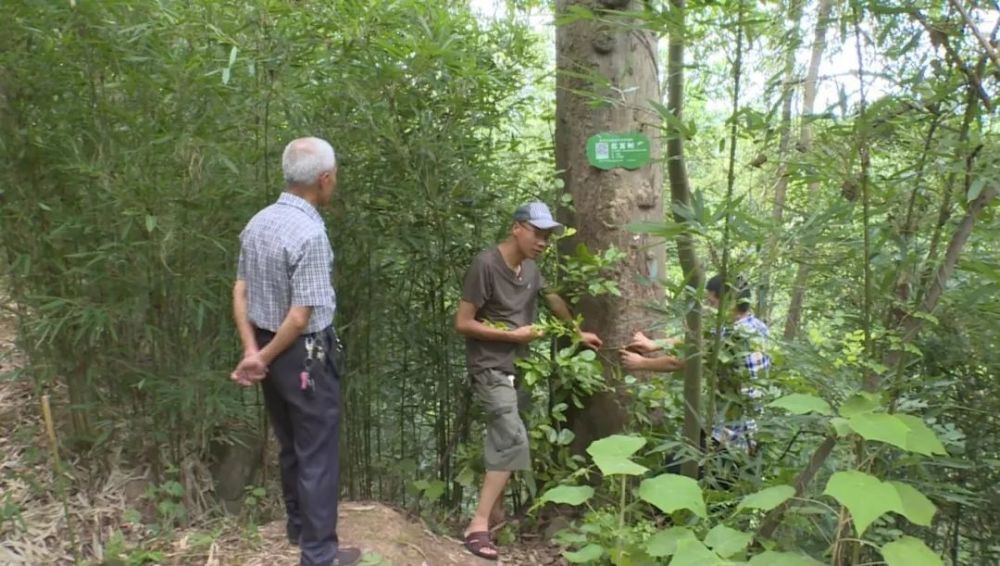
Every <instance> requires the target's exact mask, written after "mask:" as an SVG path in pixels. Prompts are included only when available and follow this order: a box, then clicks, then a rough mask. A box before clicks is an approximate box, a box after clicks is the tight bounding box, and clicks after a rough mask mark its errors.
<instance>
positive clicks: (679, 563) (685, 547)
mask: <svg viewBox="0 0 1000 566" xmlns="http://www.w3.org/2000/svg"><path fill="white" fill-rule="evenodd" d="M722 562H723V561H722V559H721V558H719V555H717V554H716V553H714V552H712V551H711V550H709V549H708V548H706V547H705V545H704V544H702V543H701V541H699V540H698V539H695V538H691V539H683V540H680V541H677V552H675V553H674V557H673V558H672V559H671V560H670V566H715V565H717V564H722Z"/></svg>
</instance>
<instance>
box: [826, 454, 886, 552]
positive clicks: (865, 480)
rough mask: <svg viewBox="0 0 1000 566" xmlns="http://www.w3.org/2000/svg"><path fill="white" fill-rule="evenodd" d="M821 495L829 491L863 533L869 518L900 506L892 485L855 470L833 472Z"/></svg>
mask: <svg viewBox="0 0 1000 566" xmlns="http://www.w3.org/2000/svg"><path fill="white" fill-rule="evenodd" d="M823 495H829V496H830V497H833V498H834V499H836V500H837V501H838V502H839V503H840V504H841V505H843V506H844V507H847V510H848V511H850V512H851V517H852V518H853V519H854V527H855V528H856V529H857V531H858V536H861V535H863V534H864V532H865V529H867V528H868V526H869V525H871V524H872V521H874V520H875V519H877V518H879V517H880V516H882V515H883V514H885V513H886V512H888V511H895V510H898V509H902V508H903V504H902V502H901V501H900V500H899V493H898V492H897V491H896V488H895V487H893V486H891V485H889V484H886V483H882V482H881V481H880V480H879V479H878V478H876V477H874V476H870V475H868V474H866V473H864V472H859V471H857V470H850V471H846V472H837V473H835V474H833V476H832V477H830V481H829V482H827V484H826V489H825V490H824V491H823Z"/></svg>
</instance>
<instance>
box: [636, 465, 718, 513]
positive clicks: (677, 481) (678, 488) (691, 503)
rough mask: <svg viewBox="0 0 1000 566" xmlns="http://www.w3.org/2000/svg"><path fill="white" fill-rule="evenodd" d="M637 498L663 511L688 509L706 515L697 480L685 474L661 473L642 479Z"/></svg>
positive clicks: (670, 511)
mask: <svg viewBox="0 0 1000 566" xmlns="http://www.w3.org/2000/svg"><path fill="white" fill-rule="evenodd" d="M639 498H640V499H642V500H643V501H647V502H649V503H652V504H653V505H655V506H656V507H657V508H658V509H659V510H660V511H663V512H664V513H673V512H674V511H676V510H678V509H688V510H690V511H691V512H693V513H694V514H695V515H698V516H699V517H702V518H705V517H707V516H708V513H707V512H706V510H705V499H704V498H703V497H702V495H701V487H699V486H698V482H696V481H695V480H693V479H691V478H689V477H686V476H679V475H677V474H662V475H659V476H656V477H655V478H650V479H648V480H643V481H642V483H641V484H640V485H639Z"/></svg>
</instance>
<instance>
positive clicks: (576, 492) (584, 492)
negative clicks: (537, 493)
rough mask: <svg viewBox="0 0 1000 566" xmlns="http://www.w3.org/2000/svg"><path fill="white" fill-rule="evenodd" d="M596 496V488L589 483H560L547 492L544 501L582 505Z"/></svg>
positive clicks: (542, 499) (543, 497)
mask: <svg viewBox="0 0 1000 566" xmlns="http://www.w3.org/2000/svg"><path fill="white" fill-rule="evenodd" d="M593 496H594V488H592V487H590V486H589V485H560V486H556V487H554V488H552V489H550V490H548V491H546V492H545V495H543V496H542V497H541V499H540V501H542V502H551V503H565V504H567V505H581V504H583V503H584V502H585V501H587V500H588V499H590V498H591V497H593Z"/></svg>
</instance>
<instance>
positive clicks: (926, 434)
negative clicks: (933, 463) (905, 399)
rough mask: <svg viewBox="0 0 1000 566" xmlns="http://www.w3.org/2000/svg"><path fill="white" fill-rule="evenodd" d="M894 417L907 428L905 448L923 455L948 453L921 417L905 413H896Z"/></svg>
mask: <svg viewBox="0 0 1000 566" xmlns="http://www.w3.org/2000/svg"><path fill="white" fill-rule="evenodd" d="M896 418H898V419H899V420H900V422H902V423H903V424H904V425H906V427H907V428H909V434H907V436H906V449H907V450H909V451H911V452H916V453H918V454H923V455H925V456H930V455H932V454H947V453H948V451H947V450H945V449H944V445H942V444H941V441H940V440H938V437H937V435H936V434H934V431H933V430H931V429H930V427H928V426H927V423H925V422H924V421H923V419H921V418H919V417H915V416H913V415H905V414H897V415H896Z"/></svg>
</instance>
